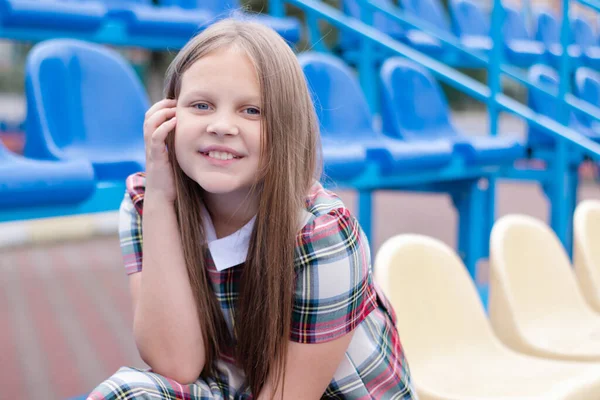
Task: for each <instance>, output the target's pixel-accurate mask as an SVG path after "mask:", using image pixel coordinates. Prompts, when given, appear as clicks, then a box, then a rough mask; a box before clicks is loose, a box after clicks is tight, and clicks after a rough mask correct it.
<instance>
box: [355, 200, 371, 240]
mask: <svg viewBox="0 0 600 400" xmlns="http://www.w3.org/2000/svg"><path fill="white" fill-rule="evenodd" d="M358 221H359V222H360V226H361V228H362V230H363V232H364V233H365V236H367V239H369V243H371V246H372V244H373V192H371V191H369V190H361V191H359V192H358Z"/></svg>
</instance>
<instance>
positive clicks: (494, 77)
mask: <svg viewBox="0 0 600 400" xmlns="http://www.w3.org/2000/svg"><path fill="white" fill-rule="evenodd" d="M579 2H580V3H581V4H584V5H588V6H590V7H592V8H593V9H594V10H596V11H600V2H598V1H597V0H579ZM286 3H287V4H290V5H293V6H295V7H297V8H299V9H301V10H303V11H304V12H305V14H306V16H307V22H309V23H311V24H316V21H317V20H319V19H322V20H325V21H327V22H328V23H329V24H331V25H332V26H334V27H336V28H338V29H339V30H341V31H345V32H348V33H351V34H353V35H355V36H359V37H360V38H361V39H362V40H361V42H362V46H363V47H362V48H361V52H360V53H361V54H360V60H359V62H358V69H359V73H360V75H361V82H362V85H363V89H364V90H365V94H366V96H367V99H368V101H369V102H370V104H371V106H372V107H374V105H375V103H376V97H377V93H376V90H377V89H376V82H375V79H376V78H375V77H376V71H375V60H374V59H373V58H374V54H375V51H374V50H375V49H377V48H380V49H384V50H387V51H388V52H390V53H391V54H392V55H398V56H403V57H407V58H409V59H411V60H413V61H414V62H416V63H417V64H419V65H421V66H423V67H425V68H426V69H428V70H429V71H430V72H431V73H432V74H434V75H435V76H436V77H437V78H438V79H439V80H441V81H443V82H445V83H447V84H448V85H450V86H452V87H454V88H456V89H458V90H460V91H462V92H464V93H466V94H467V95H469V96H471V97H473V98H474V99H476V100H479V101H481V102H483V103H485V104H486V106H487V107H488V111H489V118H490V130H491V134H492V135H495V134H496V133H497V130H498V115H499V113H500V112H502V111H504V112H508V113H510V114H513V115H515V116H517V117H519V118H521V119H523V120H524V121H526V122H527V123H528V124H529V126H531V127H535V128H540V129H542V130H544V131H545V132H546V133H547V134H549V135H550V136H551V137H553V138H555V139H556V148H555V153H554V154H553V155H552V159H551V160H550V161H551V168H550V170H549V171H548V173H545V174H544V177H545V178H544V181H545V182H544V187H545V189H546V192H547V194H548V197H549V199H550V202H551V204H552V214H551V224H552V227H553V228H554V230H555V232H556V234H557V235H558V237H559V238H560V240H561V241H562V242H563V243H564V244H565V246H566V247H567V248H568V249H569V248H570V245H571V244H570V237H569V233H570V222H569V221H570V220H571V217H572V216H571V215H570V214H571V211H572V210H571V208H572V206H573V204H570V202H569V198H568V196H567V195H566V193H567V185H568V183H567V182H565V178H564V177H566V176H567V175H568V174H569V173H571V171H569V163H570V162H571V157H570V156H569V150H571V151H576V152H578V153H579V154H581V156H588V157H590V158H592V159H596V160H598V159H600V145H599V144H598V143H595V142H593V141H591V140H589V139H587V138H586V137H584V136H582V135H581V134H580V133H578V132H576V131H574V130H572V129H570V128H568V127H567V126H566V125H567V118H568V112H569V111H571V110H577V111H579V112H581V113H583V114H585V115H588V116H589V117H591V118H593V119H595V120H597V121H600V110H599V109H597V108H596V107H594V106H592V105H590V104H588V103H586V102H585V101H582V100H580V99H577V98H576V97H575V96H573V95H572V94H570V93H569V85H568V82H569V79H568V78H569V74H570V67H571V66H570V65H569V64H570V63H569V61H570V60H569V56H568V52H566V51H564V52H563V55H562V60H561V65H560V72H559V74H560V82H561V83H560V85H559V90H558V94H555V92H554V91H552V90H551V89H550V88H548V87H546V86H539V85H535V84H533V83H532V82H530V81H529V80H528V79H527V77H526V76H525V75H524V74H523V73H522V72H521V71H520V70H518V69H516V68H514V67H511V66H509V65H505V64H504V63H503V55H502V53H503V51H502V48H503V44H502V43H503V41H502V30H501V26H502V22H503V7H502V4H501V1H500V0H495V1H494V6H493V9H492V16H491V18H492V21H491V32H490V35H491V39H492V42H493V49H492V52H491V54H490V57H489V58H488V57H486V56H485V55H483V54H478V53H475V52H472V51H470V50H468V49H466V48H465V47H464V46H462V45H461V44H460V42H459V41H458V40H457V38H456V37H453V36H451V35H449V34H448V33H447V32H443V31H441V30H440V29H438V28H436V27H434V26H431V25H429V24H427V23H423V22H422V21H420V20H418V19H417V18H414V17H412V16H410V15H407V14H405V13H403V12H402V11H400V10H399V9H398V8H396V7H391V6H387V5H385V4H376V3H374V2H373V1H372V0H362V4H363V8H368V9H370V10H371V11H379V12H382V13H385V14H386V15H387V16H389V17H391V18H393V19H395V20H396V21H398V22H400V23H402V24H403V25H405V26H409V27H412V28H416V29H420V30H425V31H426V32H427V33H428V34H430V35H431V36H433V37H435V38H436V39H438V40H440V41H441V42H442V43H444V44H446V45H449V46H450V47H452V48H454V49H456V50H458V51H461V52H463V53H465V54H467V55H468V56H469V57H472V58H473V59H474V60H477V61H478V62H481V63H483V64H484V65H486V66H487V67H488V70H489V86H486V85H483V84H481V83H479V82H477V81H475V80H474V79H472V78H470V77H468V76H466V75H464V74H461V73H460V72H457V71H456V70H454V69H453V68H450V67H448V66H447V65H445V64H443V63H441V62H439V61H437V60H435V59H432V58H430V57H428V56H426V55H424V54H422V53H420V52H418V51H416V50H414V49H412V48H411V47H409V46H408V45H405V44H403V43H400V42H397V41H395V40H394V39H392V38H391V37H389V36H388V35H386V34H384V33H382V32H381V31H379V30H377V29H375V28H373V27H371V26H370V25H369V22H370V21H369V19H370V17H369V16H368V15H367V16H365V17H364V18H363V20H362V21H359V20H357V19H355V18H352V17H349V16H347V15H345V14H344V13H342V12H341V11H339V10H337V9H334V8H332V7H330V6H328V5H326V4H323V3H321V2H319V1H315V0H271V2H270V12H271V14H272V15H274V16H284V10H285V7H284V6H285V4H286ZM562 3H563V4H562V13H563V15H566V16H568V15H569V1H563V2H562ZM309 31H310V32H311V33H312V35H311V38H310V39H311V40H315V39H317V35H316V34H315V31H318V27H312V28H309ZM569 37H570V24H569V19H568V18H563V22H562V25H561V42H562V44H563V47H562V48H563V49H566V48H567V43H568V42H569V40H568V39H569ZM502 75H505V76H507V77H508V78H512V79H513V80H515V81H516V82H518V83H520V84H522V85H524V86H526V87H527V88H529V89H531V88H535V89H536V90H539V91H542V92H545V93H546V94H548V95H550V96H553V97H555V98H557V99H558V101H559V104H560V107H559V109H560V112H559V115H558V118H556V119H552V118H548V117H545V116H543V115H539V114H537V113H535V112H534V111H533V110H531V109H530V108H529V107H527V106H525V105H523V104H521V103H519V102H518V101H516V100H514V99H513V98H511V97H509V96H507V95H505V94H503V93H502V91H501V85H500V82H501V77H502ZM534 175H535V174H531V173H530V171H526V172H525V173H524V174H523V176H526V177H531V176H534ZM573 179H576V178H573ZM490 183H491V186H490V190H489V192H488V196H490V199H489V200H488V205H489V209H488V211H489V213H490V214H492V215H493V208H494V204H493V203H494V199H493V197H494V185H493V183H494V182H493V181H492V182H490ZM489 223H490V225H491V223H492V221H490V222H489ZM490 229H491V226H490Z"/></svg>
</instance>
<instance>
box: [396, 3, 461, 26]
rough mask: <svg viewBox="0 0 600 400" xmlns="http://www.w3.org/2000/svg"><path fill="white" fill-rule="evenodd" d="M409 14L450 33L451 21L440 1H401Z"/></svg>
mask: <svg viewBox="0 0 600 400" xmlns="http://www.w3.org/2000/svg"><path fill="white" fill-rule="evenodd" d="M400 4H402V7H403V8H404V9H405V10H406V11H407V12H409V13H411V14H413V15H415V16H416V17H419V18H421V19H423V20H424V21H427V22H429V23H430V24H432V25H434V26H435V27H437V28H438V29H441V30H444V31H447V32H450V31H451V28H450V21H448V16H447V15H446V12H445V10H444V7H443V6H442V5H441V4H440V2H439V0H400Z"/></svg>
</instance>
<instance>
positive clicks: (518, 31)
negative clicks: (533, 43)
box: [502, 5, 531, 40]
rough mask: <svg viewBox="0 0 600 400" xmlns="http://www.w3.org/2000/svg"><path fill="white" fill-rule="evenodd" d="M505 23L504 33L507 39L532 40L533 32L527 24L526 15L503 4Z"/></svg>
mask: <svg viewBox="0 0 600 400" xmlns="http://www.w3.org/2000/svg"><path fill="white" fill-rule="evenodd" d="M502 8H503V9H504V24H503V25H502V34H503V36H504V39H505V40H512V39H517V40H531V34H530V33H529V31H528V30H527V25H526V24H525V15H524V14H523V13H522V12H519V11H517V10H516V9H514V8H513V7H511V6H508V5H503V6H502Z"/></svg>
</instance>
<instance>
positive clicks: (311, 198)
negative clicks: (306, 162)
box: [90, 173, 416, 400]
mask: <svg viewBox="0 0 600 400" xmlns="http://www.w3.org/2000/svg"><path fill="white" fill-rule="evenodd" d="M144 189H145V175H144V174H143V173H138V174H134V175H132V176H130V177H129V178H128V179H127V193H126V195H125V198H124V200H123V202H122V206H121V211H120V224H119V233H120V238H121V248H122V252H123V259H124V263H125V269H126V272H127V273H128V274H132V273H136V272H140V271H141V270H142V215H143V198H144ZM305 205H306V211H307V212H308V213H309V214H310V218H309V219H308V222H307V223H306V224H305V225H304V227H303V228H302V230H301V231H300V232H299V233H298V236H297V240H296V251H295V270H296V288H295V299H294V306H293V312H292V314H293V315H292V318H293V321H292V329H291V335H290V340H292V341H295V342H300V343H322V342H327V341H330V340H334V339H337V338H340V337H342V336H344V335H345V334H347V333H349V332H352V331H354V335H353V338H352V341H351V343H350V345H349V347H348V349H347V350H346V355H345V357H344V358H343V360H342V362H341V364H340V365H339V367H338V369H337V371H336V372H335V374H334V376H333V379H332V381H331V383H330V385H329V387H328V388H327V390H326V391H325V393H324V394H323V397H322V398H324V399H394V400H400V399H402V400H408V399H416V393H415V392H414V389H413V387H412V384H411V381H410V373H409V369H408V365H407V363H406V360H405V358H404V353H403V350H402V346H401V344H400V340H399V337H398V333H397V331H396V329H395V319H396V317H395V314H394V311H393V309H392V307H391V306H390V305H389V303H388V301H387V299H386V298H385V297H384V296H383V294H382V293H381V291H380V290H379V289H378V287H377V286H376V284H375V282H374V281H373V279H372V270H371V256H370V251H369V245H368V241H367V238H366V237H365V235H364V233H363V232H362V230H361V228H360V226H359V224H358V222H357V221H356V219H355V218H354V217H353V216H352V215H351V213H350V212H349V211H348V210H347V209H346V208H345V206H344V204H343V203H342V201H341V200H340V199H339V197H337V196H336V195H335V194H333V193H332V192H330V191H328V190H326V189H324V188H323V187H322V185H321V184H320V183H315V184H314V185H313V187H312V189H311V192H310V193H309V195H308V196H307V198H306V204H305ZM206 261H207V263H206V265H207V268H208V270H209V278H210V280H211V284H212V288H213V290H214V293H215V295H216V297H217V299H218V300H219V302H220V304H221V309H222V311H223V314H224V315H225V319H226V321H227V324H228V326H229V329H230V330H231V327H232V326H233V319H232V318H233V315H232V310H234V308H235V305H236V301H237V298H238V291H237V289H238V287H239V279H240V277H241V271H242V270H243V268H244V264H240V265H238V266H235V267H233V268H229V269H226V270H224V271H218V270H217V269H216V268H215V267H214V263H213V262H212V259H211V257H210V253H207V260H206ZM217 367H218V370H219V376H218V377H214V378H211V379H210V380H205V379H199V380H198V381H197V382H196V383H195V384H193V385H186V386H182V385H179V384H178V383H177V382H175V381H173V380H169V379H167V378H165V377H162V376H159V375H157V374H153V373H151V372H145V371H140V370H135V369H132V368H122V369H120V370H119V371H118V372H117V373H116V374H115V375H113V376H112V377H111V378H109V379H108V380H107V381H105V382H103V383H102V384H101V385H100V386H99V387H98V388H96V390H94V392H93V393H92V394H91V396H90V398H91V399H130V398H136V396H137V395H138V394H139V395H140V396H141V398H157V399H249V398H252V395H251V394H250V393H249V389H248V387H247V386H245V385H244V384H243V383H242V382H243V375H242V376H240V374H241V372H240V371H239V369H237V367H235V366H234V363H233V360H231V359H223V360H220V361H219V363H218V366H217ZM144 396H145V397H144Z"/></svg>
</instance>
